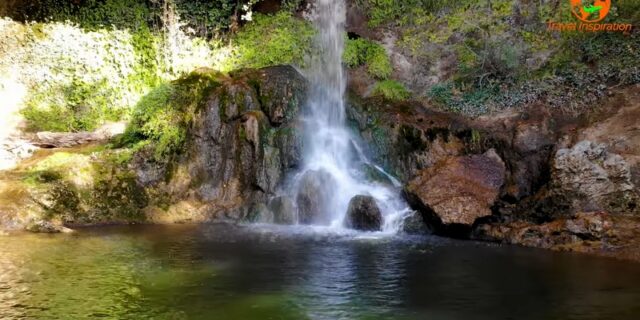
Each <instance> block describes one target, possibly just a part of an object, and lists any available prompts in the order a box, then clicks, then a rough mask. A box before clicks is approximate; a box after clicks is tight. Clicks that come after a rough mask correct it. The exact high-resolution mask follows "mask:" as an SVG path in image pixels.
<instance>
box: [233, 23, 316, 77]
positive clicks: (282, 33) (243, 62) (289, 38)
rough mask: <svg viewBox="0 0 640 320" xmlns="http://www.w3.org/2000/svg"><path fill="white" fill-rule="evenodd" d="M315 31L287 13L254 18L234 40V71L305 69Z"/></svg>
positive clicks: (307, 24)
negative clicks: (289, 66) (284, 67)
mask: <svg viewBox="0 0 640 320" xmlns="http://www.w3.org/2000/svg"><path fill="white" fill-rule="evenodd" d="M314 34H315V31H314V29H313V27H311V25H309V23H307V22H305V21H303V20H299V19H296V18H295V17H293V16H292V15H291V14H290V13H287V12H279V13H277V14H275V15H262V14H256V15H255V17H254V19H253V21H252V22H250V23H247V25H246V26H244V27H243V28H242V29H241V30H240V32H238V33H237V34H236V36H235V37H234V39H233V41H234V42H233V44H234V45H235V47H236V48H237V50H236V51H237V53H238V54H237V55H236V57H235V62H234V63H233V65H234V66H235V67H236V68H240V67H252V68H260V67H266V66H272V65H280V64H297V65H304V58H305V57H306V56H308V55H309V54H310V53H311V50H312V40H313V36H314Z"/></svg>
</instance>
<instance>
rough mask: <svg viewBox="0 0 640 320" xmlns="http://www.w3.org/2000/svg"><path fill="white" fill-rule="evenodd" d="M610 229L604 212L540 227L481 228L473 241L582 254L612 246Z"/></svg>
mask: <svg viewBox="0 0 640 320" xmlns="http://www.w3.org/2000/svg"><path fill="white" fill-rule="evenodd" d="M613 226H614V225H613V221H612V218H611V217H610V215H609V214H608V213H606V212H581V213H577V214H575V215H573V216H571V217H568V218H564V219H558V220H554V221H552V222H547V223H543V224H530V223H526V222H523V221H516V222H511V223H504V224H483V225H481V226H479V227H478V228H476V229H475V230H474V238H475V239H482V240H490V241H499V242H503V243H508V244H518V245H525V246H530V247H539V248H546V249H556V250H577V251H585V250H586V249H588V247H589V246H590V245H593V244H594V243H597V242H601V241H603V240H604V241H605V242H608V243H609V245H612V244H613V243H612V242H613V241H614V238H615V236H616V235H615V232H614V229H613ZM596 245H597V244H596ZM582 247H585V248H582Z"/></svg>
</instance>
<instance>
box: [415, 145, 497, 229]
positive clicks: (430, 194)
mask: <svg viewBox="0 0 640 320" xmlns="http://www.w3.org/2000/svg"><path fill="white" fill-rule="evenodd" d="M504 176H505V165H504V163H503V162H502V160H501V159H500V157H499V156H498V155H497V154H496V153H495V152H494V151H493V150H490V151H488V152H486V153H485V154H482V155H471V156H464V157H454V158H449V159H447V160H445V161H442V162H440V163H438V164H437V165H435V166H433V167H431V168H428V169H426V170H423V171H421V172H420V173H419V175H418V176H417V177H416V178H415V179H413V180H412V181H411V182H409V184H408V185H407V186H406V187H405V194H406V196H407V199H408V201H409V203H410V204H411V205H412V206H413V207H414V208H415V209H417V210H419V211H422V212H423V214H425V215H427V216H428V217H429V220H430V221H431V222H432V223H434V224H436V226H445V227H446V226H453V225H463V226H471V225H472V224H473V223H474V222H475V221H476V219H478V218H481V217H486V216H489V215H491V206H492V205H493V204H494V202H495V201H496V199H497V197H498V195H499V192H500V187H501V186H502V185H503V184H504Z"/></svg>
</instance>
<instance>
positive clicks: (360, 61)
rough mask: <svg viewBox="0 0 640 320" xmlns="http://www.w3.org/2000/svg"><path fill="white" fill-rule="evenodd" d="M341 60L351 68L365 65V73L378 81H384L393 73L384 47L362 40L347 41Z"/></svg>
mask: <svg viewBox="0 0 640 320" xmlns="http://www.w3.org/2000/svg"><path fill="white" fill-rule="evenodd" d="M342 58H343V60H344V63H345V64H346V65H347V66H349V67H352V68H353V67H358V66H361V65H366V66H367V72H368V73H369V74H370V75H371V76H373V77H375V78H378V79H386V78H388V77H389V76H391V73H392V72H393V66H392V65H391V60H390V59H389V56H387V52H386V50H385V49H384V47H382V46H381V45H379V44H377V43H375V42H373V41H371V40H367V39H364V38H358V39H353V40H352V39H348V40H347V41H346V44H345V50H344V54H343V57H342Z"/></svg>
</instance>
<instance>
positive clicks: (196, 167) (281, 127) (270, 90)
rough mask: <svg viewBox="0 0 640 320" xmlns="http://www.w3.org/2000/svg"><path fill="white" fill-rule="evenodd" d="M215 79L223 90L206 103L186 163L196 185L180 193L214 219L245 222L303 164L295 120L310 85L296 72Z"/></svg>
mask: <svg viewBox="0 0 640 320" xmlns="http://www.w3.org/2000/svg"><path fill="white" fill-rule="evenodd" d="M217 77H218V79H219V80H218V81H219V83H220V85H219V86H218V87H216V88H214V89H213V90H212V91H211V93H210V94H209V95H208V97H206V98H205V103H204V106H203V107H202V108H201V111H200V114H198V115H197V116H196V120H195V124H194V126H193V129H192V131H191V134H192V136H193V143H191V144H190V145H191V148H190V149H189V151H188V152H187V154H188V155H189V158H188V159H184V160H183V162H184V163H185V164H186V165H187V166H188V171H189V174H188V175H189V176H190V178H189V179H190V180H191V182H190V183H186V184H185V183H182V184H181V185H182V186H184V188H182V190H181V192H183V193H185V194H190V193H192V190H194V189H195V190H196V194H195V196H196V197H197V198H198V199H199V200H200V201H202V202H204V203H207V204H208V207H209V210H208V211H209V212H210V214H211V215H212V216H215V217H219V216H221V215H222V216H224V217H227V218H231V219H242V218H247V217H248V216H249V215H250V214H251V210H250V208H254V207H256V204H258V203H267V202H268V199H269V198H270V197H273V196H275V195H276V192H277V189H278V187H279V186H280V184H281V182H282V180H283V178H284V177H285V175H286V172H287V171H288V170H290V169H291V168H293V167H296V166H297V165H298V163H299V161H300V154H301V153H300V150H302V138H301V136H302V132H301V130H299V127H300V126H299V124H298V123H297V121H296V116H297V115H298V112H299V110H300V108H301V105H302V103H303V102H304V101H305V100H306V88H307V82H306V80H305V79H304V78H303V77H302V75H300V74H299V73H298V72H297V71H296V70H295V69H294V68H292V67H290V66H278V67H270V68H264V69H259V70H251V69H246V70H242V71H239V72H235V73H232V74H231V75H230V76H229V77H224V76H217ZM269 79H274V80H273V81H270V80H269ZM280 95H283V96H282V97H281V96H280ZM285 102H286V103H285ZM177 189H179V188H175V187H174V188H172V190H171V192H172V193H175V191H176V190H177Z"/></svg>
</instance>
